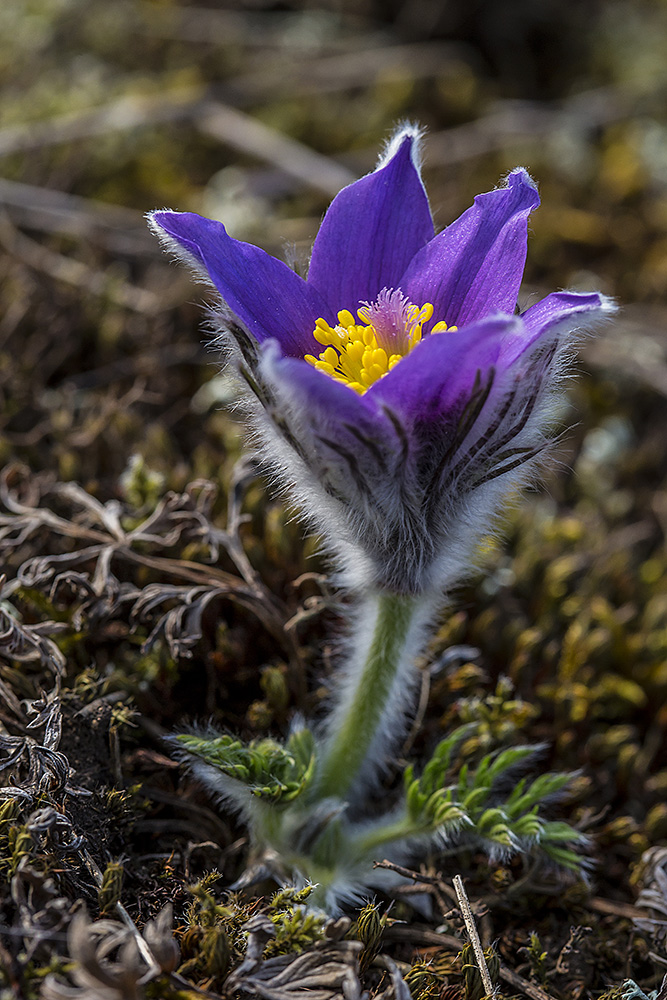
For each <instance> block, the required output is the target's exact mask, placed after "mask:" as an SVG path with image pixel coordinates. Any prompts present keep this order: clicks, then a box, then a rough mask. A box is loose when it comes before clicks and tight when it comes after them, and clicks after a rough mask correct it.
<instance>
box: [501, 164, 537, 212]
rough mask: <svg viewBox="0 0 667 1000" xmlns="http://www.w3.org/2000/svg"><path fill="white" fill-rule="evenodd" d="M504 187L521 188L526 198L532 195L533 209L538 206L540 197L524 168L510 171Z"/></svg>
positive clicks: (534, 183)
mask: <svg viewBox="0 0 667 1000" xmlns="http://www.w3.org/2000/svg"><path fill="white" fill-rule="evenodd" d="M505 186H506V187H519V188H522V189H523V190H524V191H525V192H526V194H528V196H529V197H530V196H531V193H532V202H533V205H534V207H535V208H537V206H538V205H539V204H540V195H539V192H538V189H537V183H536V182H535V181H534V180H533V178H532V177H531V176H530V174H529V173H528V171H527V170H526V168H525V167H515V168H514V170H511V171H510V172H509V174H508V175H507V177H506V179H505Z"/></svg>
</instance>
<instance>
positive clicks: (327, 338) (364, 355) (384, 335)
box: [304, 289, 456, 394]
mask: <svg viewBox="0 0 667 1000" xmlns="http://www.w3.org/2000/svg"><path fill="white" fill-rule="evenodd" d="M432 316H433V306H432V305H431V303H430V302H426V303H425V304H424V305H423V306H422V307H421V309H420V308H418V307H417V306H415V305H413V304H412V303H411V302H408V300H407V299H406V298H405V297H404V296H403V294H402V293H401V292H400V291H393V292H389V291H388V290H386V289H384V290H383V291H382V292H381V293H380V295H379V297H378V300H377V302H374V303H372V304H369V303H364V305H362V306H361V308H360V309H359V310H358V311H357V317H358V320H355V318H354V316H353V315H352V313H351V312H350V311H349V309H341V311H340V312H339V313H338V317H337V318H338V323H337V325H336V326H333V327H332V326H330V325H329V323H327V321H326V320H325V319H322V318H320V319H318V320H317V322H316V324H315V329H314V330H313V337H314V338H315V340H316V341H317V343H318V344H321V345H322V346H323V347H324V350H323V351H322V353H321V354H320V356H319V358H316V357H314V356H313V355H312V354H306V356H305V359H304V360H305V361H307V362H308V363H309V364H311V365H313V366H314V367H315V368H317V369H318V370H319V371H321V372H325V374H327V375H329V376H330V377H331V378H334V379H336V381H337V382H343V383H344V384H345V385H348V386H349V387H350V388H351V389H354V391H355V392H358V393H360V394H361V393H364V392H366V390H367V389H368V388H369V386H371V385H373V383H374V382H377V381H378V379H381V378H383V377H384V376H385V375H386V374H387V372H389V371H391V369H392V368H394V367H395V365H397V364H398V362H399V361H400V360H401V359H402V358H404V357H405V356H406V354H409V353H410V351H411V350H413V348H414V347H415V346H416V345H417V344H418V343H419V341H420V340H421V339H422V327H423V325H424V323H427V322H428V321H429V320H430V319H431V317H432ZM446 330H456V327H455V326H452V327H448V326H447V324H446V323H444V322H442V321H440V322H438V323H436V324H435V326H434V327H433V328H432V330H431V333H432V334H433V333H444V332H445V331H446Z"/></svg>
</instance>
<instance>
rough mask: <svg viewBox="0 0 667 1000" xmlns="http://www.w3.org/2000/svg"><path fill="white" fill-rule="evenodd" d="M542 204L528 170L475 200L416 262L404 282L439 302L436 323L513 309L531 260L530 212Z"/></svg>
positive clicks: (413, 296) (411, 291) (411, 293)
mask: <svg viewBox="0 0 667 1000" xmlns="http://www.w3.org/2000/svg"><path fill="white" fill-rule="evenodd" d="M538 205H539V197H538V194H537V191H536V189H535V187H534V185H533V182H532V181H531V179H530V177H529V176H528V174H527V173H526V171H525V170H522V169H519V170H514V171H512V173H511V174H510V175H509V177H508V178H507V186H506V187H504V188H498V189H497V190H495V191H489V192H488V193H487V194H480V195H478V196H477V197H476V198H475V203H474V205H473V206H472V207H471V208H469V209H468V210H467V211H466V212H464V213H463V215H462V216H461V217H460V218H459V219H457V220H456V222H453V223H452V224H451V226H448V227H447V229H445V230H444V231H443V232H442V233H440V234H439V235H438V236H436V238H435V239H434V240H432V241H431V242H430V243H429V244H428V246H427V247H425V248H424V249H423V250H421V251H420V252H419V253H418V254H417V255H416V256H415V258H414V259H413V260H412V261H411V263H410V265H409V267H408V268H407V270H406V272H405V274H404V275H403V277H402V278H401V281H400V287H401V288H402V290H403V291H404V292H405V294H406V295H407V296H408V298H409V299H410V301H411V302H414V303H415V304H416V305H420V306H421V305H423V304H424V303H425V302H431V303H432V304H433V306H434V315H433V320H434V322H438V321H441V320H442V321H444V322H446V323H447V324H449V326H454V325H457V326H463V325H464V324H465V323H472V322H474V321H475V320H478V319H482V318H483V317H484V316H488V315H490V314H491V313H495V312H503V313H508V314H510V315H511V314H512V313H513V312H514V308H515V306H516V301H517V296H518V294H519V286H520V284H521V279H522V277H523V269H524V266H525V263H526V249H527V241H528V216H529V214H530V212H531V211H532V210H533V209H534V208H536V207H537V206H538Z"/></svg>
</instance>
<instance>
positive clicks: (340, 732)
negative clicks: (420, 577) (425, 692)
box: [315, 592, 422, 798]
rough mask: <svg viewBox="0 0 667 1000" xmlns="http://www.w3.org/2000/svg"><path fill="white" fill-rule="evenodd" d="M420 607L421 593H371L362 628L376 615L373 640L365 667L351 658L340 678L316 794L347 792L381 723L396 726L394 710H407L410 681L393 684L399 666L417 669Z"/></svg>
mask: <svg viewBox="0 0 667 1000" xmlns="http://www.w3.org/2000/svg"><path fill="white" fill-rule="evenodd" d="M418 608H419V605H418V599H417V598H415V597H411V596H406V595H401V594H392V593H385V592H381V593H379V594H375V595H373V596H372V597H370V598H368V599H367V603H366V607H365V608H363V609H362V611H363V612H364V618H363V619H361V620H360V624H361V626H362V629H361V630H360V631H363V632H366V630H367V626H368V619H369V618H371V617H374V622H373V628H372V636H371V640H370V645H369V646H368V649H367V651H366V654H365V657H364V659H363V661H362V664H361V668H360V669H355V664H354V662H353V663H352V664H351V665H350V667H348V676H347V677H346V678H345V680H344V681H343V682H342V683H341V684H340V688H341V691H342V693H341V695H340V697H339V702H338V705H337V706H336V708H335V709H334V712H333V715H332V718H331V722H330V726H329V736H328V739H327V740H326V742H325V744H324V754H323V757H322V758H321V763H320V772H319V779H318V781H317V784H316V789H315V792H316V794H317V797H318V798H327V797H328V796H336V797H338V798H344V797H345V796H346V794H347V793H348V791H349V790H350V788H351V786H352V785H353V784H354V782H355V780H356V778H357V776H358V775H359V772H360V771H361V770H362V768H363V767H364V765H366V764H367V763H369V762H370V759H371V757H372V752H373V750H374V749H376V747H377V742H378V740H377V738H378V734H379V729H380V727H381V724H383V723H385V724H386V730H387V731H389V732H390V733H392V731H395V729H396V726H395V724H394V725H391V721H392V720H391V718H390V716H391V715H392V714H396V715H398V716H399V718H400V717H401V716H404V715H405V712H406V709H407V707H408V704H409V698H408V695H409V688H410V685H409V684H407V683H406V684H405V686H404V687H405V690H398V691H397V690H395V688H396V681H397V678H398V677H399V674H400V673H401V671H402V670H405V669H406V667H407V669H409V670H412V669H414V667H413V663H414V657H415V656H416V655H417V653H418V652H419V648H415V647H416V646H418V644H417V643H416V642H415V639H414V636H413V634H411V632H412V630H413V629H414V626H415V619H416V617H417V611H418ZM419 617H420V618H421V617H422V616H421V615H420V616H419ZM420 631H421V630H420ZM362 641H363V639H360V640H359V643H358V645H360V644H361V643H362ZM367 641H368V640H366V643H367ZM355 654H357V655H358V648H357V649H355V648H353V652H352V655H353V657H354V656H355ZM362 655H363V654H362ZM392 695H393V709H394V712H393V713H392V712H391V708H392V706H391V705H390V701H391V700H392ZM388 716H389V717H388ZM373 744H376V747H374V746H373ZM380 749H382V748H380Z"/></svg>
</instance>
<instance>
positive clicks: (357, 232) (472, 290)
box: [151, 127, 613, 594]
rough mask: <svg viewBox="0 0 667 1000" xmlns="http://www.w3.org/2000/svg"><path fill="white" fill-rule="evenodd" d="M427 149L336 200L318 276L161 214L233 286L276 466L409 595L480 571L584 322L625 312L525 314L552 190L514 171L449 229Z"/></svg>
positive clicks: (572, 297)
mask: <svg viewBox="0 0 667 1000" xmlns="http://www.w3.org/2000/svg"><path fill="white" fill-rule="evenodd" d="M418 149H419V133H418V131H417V130H416V129H415V128H413V127H406V128H403V129H401V130H400V131H399V132H398V133H397V134H396V135H395V136H394V138H393V139H392V141H391V142H390V144H389V146H388V148H387V151H386V153H385V155H384V156H383V157H382V159H381V160H380V163H379V165H378V167H377V169H376V170H375V171H374V172H373V173H371V174H368V175H367V176H366V177H362V178H361V180H358V181H356V182H355V183H353V184H351V185H350V186H349V187H347V188H345V189H344V190H343V191H341V192H340V194H338V195H337V196H336V198H335V199H334V201H333V202H332V204H331V206H330V208H329V210H328V212H327V213H326V215H325V217H324V220H323V222H322V225H321V227H320V231H319V233H318V235H317V238H316V240H315V244H314V247H313V253H312V257H311V261H310V268H309V272H308V277H307V279H306V280H304V279H303V278H301V277H300V276H299V275H297V274H296V273H295V272H293V271H292V270H290V269H289V268H288V267H287V265H286V264H284V263H282V262H281V261H279V260H277V259H275V258H273V257H270V256H269V255H268V254H266V253H265V252H264V251H262V250H260V249H259V248H258V247H255V246H251V245H250V244H247V243H242V242H239V241H237V240H234V239H232V238H231V237H229V236H228V235H227V233H226V231H225V228H224V226H223V225H222V224H221V223H219V222H214V221H211V220H208V219H204V218H201V217H200V216H197V215H193V214H191V213H175V212H166V211H164V212H155V213H153V215H152V216H151V225H152V226H153V228H154V230H155V231H156V233H157V234H158V235H159V236H160V237H161V238H163V239H164V240H165V241H166V243H167V245H168V246H169V247H170V248H171V249H175V250H176V251H177V252H179V254H180V255H181V256H182V255H183V253H184V254H185V257H186V258H187V260H188V261H189V262H190V263H191V264H194V265H195V267H196V268H197V270H198V271H199V272H200V273H201V272H203V274H204V275H205V276H206V277H207V278H208V279H209V280H210V281H212V282H213V284H214V285H215V287H216V288H217V290H218V292H219V293H220V296H221V297H222V302H223V305H222V311H221V318H222V327H223V331H222V334H221V343H222V344H223V345H224V349H225V353H226V356H227V358H228V360H229V361H230V362H231V363H232V365H233V366H234V368H235V369H236V371H237V372H238V373H239V375H240V379H241V382H242V384H243V386H244V399H245V402H246V403H247V407H248V413H249V416H250V419H251V421H252V422H253V424H254V427H255V429H256V431H257V432H258V434H259V444H260V449H259V453H260V455H261V459H262V461H264V462H265V463H268V464H269V465H270V466H271V468H272V469H273V471H274V473H275V475H276V477H277V478H278V480H279V481H280V482H281V483H282V484H283V485H284V486H285V487H287V488H288V490H289V492H290V493H291V495H292V496H294V497H295V498H296V500H297V502H298V503H299V505H300V506H301V508H302V509H303V510H304V511H305V513H306V515H307V516H308V517H309V519H310V522H311V524H312V525H313V526H314V527H315V528H316V529H317V530H318V531H320V532H321V533H322V535H323V536H324V538H325V541H326V542H327V543H328V544H329V546H330V547H331V548H332V549H333V550H335V551H336V552H338V554H339V555H340V556H342V557H343V560H344V565H345V568H346V570H347V577H346V578H347V581H348V583H350V584H351V585H356V586H377V587H380V588H384V589H388V590H392V591H396V592H398V593H405V594H417V593H422V592H424V591H431V592H432V593H435V592H437V591H441V590H442V588H444V587H447V586H448V585H451V584H452V583H453V582H455V580H456V578H457V577H458V576H460V574H461V572H462V570H465V569H466V568H467V567H468V566H469V564H470V561H471V557H472V555H473V553H474V550H475V547H476V546H477V545H478V543H479V541H480V538H481V537H482V536H483V535H484V534H486V533H487V532H488V531H489V529H490V527H491V526H492V523H493V518H494V514H495V512H496V510H497V508H498V506H499V505H500V504H501V503H502V501H503V499H504V498H505V497H506V496H507V495H508V494H509V493H511V492H513V491H514V490H515V489H516V487H517V485H519V484H520V483H521V482H523V481H525V480H526V478H528V476H529V474H530V473H531V470H533V469H534V467H535V465H536V463H537V462H538V461H539V458H540V456H541V454H542V453H543V451H544V448H545V446H546V445H547V444H548V442H549V438H548V433H547V430H548V426H549V422H550V418H551V417H552V415H553V410H554V406H553V404H554V402H555V401H556V400H557V391H558V387H559V375H560V374H561V373H562V370H563V359H564V357H565V356H566V355H567V351H568V348H569V347H570V346H571V345H572V342H573V333H574V332H575V331H577V330H582V329H586V328H590V326H591V325H592V324H593V323H594V322H595V321H596V320H599V319H600V318H601V317H602V316H603V315H604V314H605V313H609V312H611V311H613V305H612V304H611V303H610V302H609V300H607V299H605V298H604V297H603V296H602V295H599V294H597V293H591V294H578V293H575V292H555V293H553V294H551V295H548V296H546V298H544V299H542V300H541V301H540V302H537V303H536V304H535V305H533V306H531V307H530V308H529V309H528V310H527V311H526V312H524V313H523V314H520V315H516V314H515V311H516V306H517V296H518V292H519V286H520V283H521V279H522V275H523V270H524V264H525V259H526V247H527V227H528V216H529V214H530V212H531V211H532V210H533V209H534V208H536V207H537V206H538V204H539V198H538V195H537V191H536V188H535V185H534V184H533V182H532V181H531V179H530V177H529V176H528V174H527V173H526V171H525V170H523V169H517V170H514V171H512V173H510V175H509V176H508V178H507V181H506V183H505V184H504V185H503V186H502V187H499V188H496V189H495V190H494V191H490V192H488V193H486V194H482V195H479V196H478V197H477V198H475V201H474V204H473V205H472V207H471V208H469V209H468V210H467V211H466V212H464V213H463V215H462V216H461V217H460V218H459V219H457V220H456V222H453V223H452V224H451V225H450V226H448V227H447V228H446V229H445V230H443V231H442V232H441V233H439V234H438V235H435V233H434V229H433V222H432V219H431V213H430V210H429V205H428V200H427V197H426V192H425V190H424V186H423V184H422V180H421V176H420V171H419V161H418Z"/></svg>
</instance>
